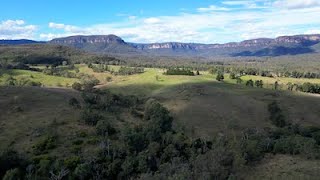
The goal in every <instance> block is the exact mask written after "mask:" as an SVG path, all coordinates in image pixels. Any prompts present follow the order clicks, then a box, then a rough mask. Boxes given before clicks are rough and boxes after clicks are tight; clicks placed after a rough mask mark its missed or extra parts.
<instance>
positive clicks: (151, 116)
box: [144, 99, 172, 132]
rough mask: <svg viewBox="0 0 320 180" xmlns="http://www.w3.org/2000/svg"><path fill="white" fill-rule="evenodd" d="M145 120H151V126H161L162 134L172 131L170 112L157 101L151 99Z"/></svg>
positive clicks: (147, 106) (146, 109) (148, 102)
mask: <svg viewBox="0 0 320 180" xmlns="http://www.w3.org/2000/svg"><path fill="white" fill-rule="evenodd" d="M144 119H145V120H151V121H152V122H151V123H150V124H152V125H156V126H159V128H160V130H161V131H162V132H166V131H169V130H171V127H172V117H171V116H170V115H169V111H168V110H167V109H166V108H165V107H163V106H162V105H161V104H160V103H159V102H157V101H156V100H153V99H150V100H148V101H147V103H146V105H145V111H144Z"/></svg>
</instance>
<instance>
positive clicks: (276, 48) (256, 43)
mask: <svg viewBox="0 0 320 180" xmlns="http://www.w3.org/2000/svg"><path fill="white" fill-rule="evenodd" d="M22 43H41V42H37V41H31V40H0V44H22ZM47 43H49V44H57V45H64V46H69V47H74V48H78V49H82V50H85V51H88V52H94V53H101V54H118V55H123V54H125V55H130V54H134V55H159V56H202V57H208V56H281V55H297V54H305V53H317V52H318V51H317V50H315V49H314V48H313V47H317V49H319V48H318V47H319V43H320V34H312V35H295V36H280V37H277V38H274V39H272V38H258V39H251V40H245V41H241V42H230V43H225V44H201V43H181V42H164V43H131V42H125V41H124V40H123V39H122V38H120V37H118V36H116V35H91V36H82V35H79V36H69V37H64V38H56V39H53V40H51V41H48V42H47Z"/></svg>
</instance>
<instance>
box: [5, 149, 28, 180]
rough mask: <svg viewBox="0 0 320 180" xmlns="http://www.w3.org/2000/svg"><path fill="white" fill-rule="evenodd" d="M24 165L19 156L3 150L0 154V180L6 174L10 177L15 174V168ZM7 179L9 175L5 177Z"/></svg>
mask: <svg viewBox="0 0 320 180" xmlns="http://www.w3.org/2000/svg"><path fill="white" fill-rule="evenodd" d="M24 165H25V160H24V159H22V158H21V156H20V155H19V154H18V153H17V152H15V151H13V150H10V149H8V150H5V151H3V152H0V179H1V178H2V177H3V176H4V175H5V174H6V173H10V177H11V175H12V174H15V172H16V170H14V169H16V168H17V167H23V166H24ZM9 170H10V171H12V170H14V171H15V172H7V171H9ZM7 176H8V177H9V175H7Z"/></svg>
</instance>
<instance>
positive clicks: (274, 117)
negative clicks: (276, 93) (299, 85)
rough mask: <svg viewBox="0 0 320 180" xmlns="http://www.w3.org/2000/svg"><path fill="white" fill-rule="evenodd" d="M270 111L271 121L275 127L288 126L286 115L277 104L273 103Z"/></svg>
mask: <svg viewBox="0 0 320 180" xmlns="http://www.w3.org/2000/svg"><path fill="white" fill-rule="evenodd" d="M268 111H269V113H270V120H271V122H272V124H273V125H275V126H277V127H281V128H282V127H284V126H286V125H287V122H286V120H285V117H284V115H283V114H282V111H281V109H280V107H279V105H278V103H277V102H275V101H274V102H272V103H270V104H269V105H268Z"/></svg>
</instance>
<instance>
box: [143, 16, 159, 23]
mask: <svg viewBox="0 0 320 180" xmlns="http://www.w3.org/2000/svg"><path fill="white" fill-rule="evenodd" d="M144 23H146V24H157V23H160V19H159V18H154V17H152V18H147V19H145V20H144Z"/></svg>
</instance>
